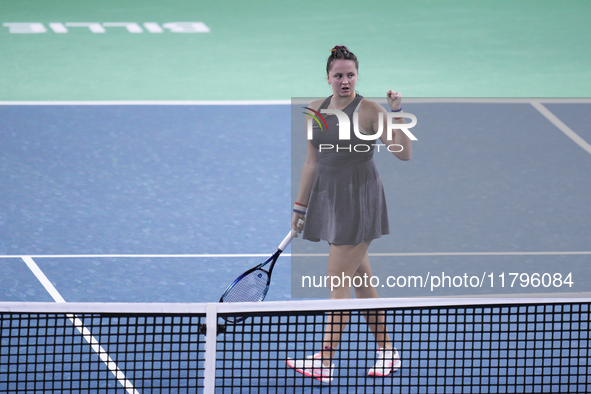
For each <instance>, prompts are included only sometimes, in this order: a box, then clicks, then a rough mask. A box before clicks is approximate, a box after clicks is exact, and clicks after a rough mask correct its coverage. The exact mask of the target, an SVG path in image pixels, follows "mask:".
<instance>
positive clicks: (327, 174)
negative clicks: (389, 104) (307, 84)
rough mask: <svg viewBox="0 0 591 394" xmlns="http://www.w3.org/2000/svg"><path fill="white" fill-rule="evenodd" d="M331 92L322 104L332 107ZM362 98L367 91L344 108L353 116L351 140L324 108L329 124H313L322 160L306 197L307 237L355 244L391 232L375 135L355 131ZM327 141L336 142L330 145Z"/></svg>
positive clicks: (305, 237) (341, 243) (315, 144)
mask: <svg viewBox="0 0 591 394" xmlns="http://www.w3.org/2000/svg"><path fill="white" fill-rule="evenodd" d="M331 97H332V96H331ZM331 97H328V98H327V99H326V100H325V101H324V102H323V103H322V105H321V106H320V109H325V108H327V107H328V105H329V103H330V99H331ZM361 100H363V97H362V96H359V95H357V97H355V99H354V100H353V102H351V104H349V105H348V106H347V107H346V108H345V109H344V110H343V112H345V113H346V114H347V116H348V117H349V119H350V122H351V123H350V125H351V139H350V140H342V141H340V140H339V127H338V119H337V116H336V115H328V114H323V117H324V119H325V120H326V123H327V126H328V130H326V127H324V125H323V128H324V130H323V129H321V128H320V126H318V125H317V124H314V125H313V138H312V140H311V143H312V145H313V146H314V147H315V148H318V149H319V151H318V164H317V166H316V175H315V177H314V184H313V186H312V192H311V194H310V200H309V203H308V211H307V214H306V224H305V226H304V233H303V238H304V239H307V240H310V241H315V242H318V241H320V240H325V241H328V242H329V243H331V244H340V245H356V244H358V243H361V242H363V241H368V240H372V239H375V238H380V237H381V236H382V235H384V234H389V233H390V229H389V225H388V211H387V208H386V197H385V195H384V188H383V185H382V180H381V179H380V176H379V174H378V171H377V168H376V166H375V163H374V161H373V151H374V146H373V145H372V144H374V143H376V141H375V140H374V141H365V140H361V139H359V138H358V137H357V136H356V135H355V133H354V132H353V113H354V112H355V111H356V110H357V108H358V106H359V104H360V103H361ZM320 109H319V110H318V111H319V112H320ZM329 145H333V146H334V148H333V149H329ZM337 146H338V149H336V147H337ZM367 146H369V149H368V148H367ZM355 150H357V151H355ZM365 150H367V151H365Z"/></svg>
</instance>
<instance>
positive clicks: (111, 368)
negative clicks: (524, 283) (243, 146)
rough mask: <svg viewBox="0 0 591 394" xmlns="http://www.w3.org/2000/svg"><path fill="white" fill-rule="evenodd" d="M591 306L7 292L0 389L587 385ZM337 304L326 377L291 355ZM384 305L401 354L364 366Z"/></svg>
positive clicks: (494, 389) (575, 388) (372, 352)
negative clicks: (181, 299) (343, 321)
mask: <svg viewBox="0 0 591 394" xmlns="http://www.w3.org/2000/svg"><path fill="white" fill-rule="evenodd" d="M590 306H591V299H582V298H580V299H565V298H562V299H508V298H507V299H452V298H447V299H433V298H426V299H373V300H333V301H329V300H317V301H316V300H315V301H291V302H264V303H230V304H228V303H222V304H217V303H215V304H214V303H211V304H117V303H114V304H100V303H97V304H89V303H67V304H66V303H61V304H58V303H55V304H54V303H0V315H1V346H0V392H7V393H16V392H27V393H34V392H39V393H41V392H43V393H47V392H61V393H83V392H84V393H87V392H96V393H119V392H121V393H126V392H127V393H144V392H145V393H204V394H210V393H237V392H239V393H313V392H323V393H324V392H330V393H439V392H441V393H448V392H449V393H511V392H564V393H567V392H568V393H586V392H591V378H590V376H591V365H590V363H589V361H590V343H591V342H590V339H589V321H590V317H591V316H590ZM327 311H330V312H327ZM339 316H340V317H343V316H347V317H348V318H349V324H348V327H347V328H346V329H345V330H344V332H343V336H342V337H341V341H340V344H339V346H338V348H337V351H336V353H335V356H334V358H333V362H334V365H335V369H334V375H333V379H332V380H331V381H328V382H326V383H323V382H320V381H318V380H315V379H313V378H311V377H307V376H305V375H303V374H301V373H299V372H298V371H296V369H293V368H291V367H290V365H288V363H286V360H288V359H292V360H305V359H306V357H307V356H310V355H312V354H314V353H316V352H318V351H319V350H321V348H322V342H323V338H324V335H325V331H326V329H327V325H326V322H327V319H329V318H331V319H335V317H339ZM231 317H234V318H236V317H241V318H243V320H241V319H236V320H241V322H240V323H237V324H228V323H226V320H232V319H231ZM378 317H379V318H383V319H384V322H385V323H384V325H379V326H380V327H383V329H384V331H387V332H388V335H389V336H390V338H391V340H392V343H393V345H394V346H395V347H396V348H397V349H398V353H399V355H400V359H401V366H400V368H398V369H397V370H395V371H393V372H392V373H390V374H388V375H387V376H384V377H377V376H368V370H369V369H370V368H372V366H373V365H374V364H375V363H376V357H377V353H376V351H377V350H378V349H377V344H376V341H375V340H374V335H380V334H384V333H380V332H379V329H377V327H378V325H376V326H374V327H373V328H374V331H376V330H377V331H378V332H377V333H376V332H372V330H371V329H370V328H371V327H369V326H368V325H367V323H366V318H369V319H370V320H372V318H378ZM229 318H230V319H229ZM292 365H293V363H292Z"/></svg>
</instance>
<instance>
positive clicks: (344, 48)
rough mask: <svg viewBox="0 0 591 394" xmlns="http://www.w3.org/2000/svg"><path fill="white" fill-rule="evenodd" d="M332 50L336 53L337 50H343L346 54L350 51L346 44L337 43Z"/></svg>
mask: <svg viewBox="0 0 591 394" xmlns="http://www.w3.org/2000/svg"><path fill="white" fill-rule="evenodd" d="M330 51H331V52H333V53H334V52H337V51H341V52H343V54H345V55H346V54H348V53H349V50H348V49H347V47H346V46H344V45H336V46H335V47H334V48H332V49H331V50H330Z"/></svg>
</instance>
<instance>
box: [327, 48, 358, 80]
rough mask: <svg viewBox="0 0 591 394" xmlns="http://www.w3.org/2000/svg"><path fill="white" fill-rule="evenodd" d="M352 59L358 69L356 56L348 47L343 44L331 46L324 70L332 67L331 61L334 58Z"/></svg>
mask: <svg viewBox="0 0 591 394" xmlns="http://www.w3.org/2000/svg"><path fill="white" fill-rule="evenodd" d="M340 59H343V60H352V61H354V62H355V68H356V69H359V62H358V61H357V56H355V55H354V54H353V52H351V51H349V48H347V47H346V46H344V45H336V46H335V47H333V48H332V49H331V50H330V56H329V58H328V61H327V63H326V72H327V73H328V72H329V71H330V69H331V68H332V63H333V62H334V61H335V60H340Z"/></svg>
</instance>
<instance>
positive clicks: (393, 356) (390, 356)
mask: <svg viewBox="0 0 591 394" xmlns="http://www.w3.org/2000/svg"><path fill="white" fill-rule="evenodd" d="M401 364H402V363H401V362H400V355H399V354H398V351H397V350H396V349H380V350H378V359H377V361H376V364H375V365H374V366H373V367H371V368H370V369H369V371H368V372H367V375H368V376H388V375H390V373H392V372H394V371H396V370H397V369H398V368H400V365H401Z"/></svg>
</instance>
